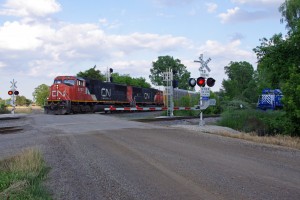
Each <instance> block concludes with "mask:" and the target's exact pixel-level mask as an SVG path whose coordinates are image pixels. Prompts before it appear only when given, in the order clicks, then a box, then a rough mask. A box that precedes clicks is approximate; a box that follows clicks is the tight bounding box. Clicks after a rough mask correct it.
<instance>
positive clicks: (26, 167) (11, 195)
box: [0, 149, 51, 200]
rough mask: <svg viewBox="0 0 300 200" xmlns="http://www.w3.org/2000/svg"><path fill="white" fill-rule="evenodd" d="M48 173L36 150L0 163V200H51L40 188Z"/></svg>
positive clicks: (45, 191) (30, 150) (26, 151)
mask: <svg viewBox="0 0 300 200" xmlns="http://www.w3.org/2000/svg"><path fill="white" fill-rule="evenodd" d="M48 171H49V168H48V167H46V165H45V162H44V160H43V158H42V156H41V153H40V152H39V151H38V150H36V149H27V150H24V151H22V153H20V154H19V155H17V156H14V157H11V158H8V159H5V160H2V161H0V199H6V200H8V199H16V200H23V199H24V200H25V199H30V200H38V199H51V196H50V195H49V193H48V192H47V190H46V189H45V188H44V187H43V186H42V181H43V180H44V179H45V177H46V175H47V173H48Z"/></svg>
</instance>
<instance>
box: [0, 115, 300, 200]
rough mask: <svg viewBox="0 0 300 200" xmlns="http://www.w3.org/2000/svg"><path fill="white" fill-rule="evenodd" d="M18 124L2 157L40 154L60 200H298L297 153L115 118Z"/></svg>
mask: <svg viewBox="0 0 300 200" xmlns="http://www.w3.org/2000/svg"><path fill="white" fill-rule="evenodd" d="M123 118H124V117H123ZM125 118H126V117H125ZM6 123H13V122H12V121H11V120H9V122H8V121H6V120H5V121H1V120H0V125H2V126H4V125H5V124H6ZM15 123H17V124H19V125H20V126H24V130H23V131H21V132H19V133H15V134H5V135H0V158H4V157H6V156H8V155H12V154H14V153H16V152H18V151H20V149H23V148H26V147H32V146H34V147H37V148H39V149H41V150H42V152H43V154H44V157H45V159H46V162H47V164H48V165H49V166H50V167H51V171H50V173H49V177H48V179H47V180H46V183H45V185H46V186H47V187H48V188H49V190H50V191H51V193H52V194H53V197H54V199H70V200H75V199H93V200H94V199H138V200H141V199H155V200H156V199H172V200H173V199H280V200H281V199H300V168H299V166H300V151H298V150H293V149H288V148H283V147H276V146H271V145H262V144H255V143H252V142H246V141H243V140H238V139H232V138H226V137H221V136H218V135H212V134H206V133H204V132H205V130H204V129H202V130H201V129H198V128H195V127H196V126H195V125H190V124H187V123H186V122H181V123H183V124H180V123H179V122H174V123H175V124H173V125H172V124H165V125H163V124H152V123H140V122H134V121H128V120H126V119H120V118H118V117H116V116H113V115H104V116H103V115H100V114H86V115H63V116H59V115H43V114H35V115H28V116H26V117H25V118H22V119H19V120H17V121H16V122H15ZM174 125H175V126H174ZM191 127H194V128H191ZM207 127H209V126H207ZM210 130H211V129H210ZM228 131H230V130H228Z"/></svg>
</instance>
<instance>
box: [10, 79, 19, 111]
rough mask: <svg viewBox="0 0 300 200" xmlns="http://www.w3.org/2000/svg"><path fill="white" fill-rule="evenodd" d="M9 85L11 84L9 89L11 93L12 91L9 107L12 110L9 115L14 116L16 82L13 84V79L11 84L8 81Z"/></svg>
mask: <svg viewBox="0 0 300 200" xmlns="http://www.w3.org/2000/svg"><path fill="white" fill-rule="evenodd" d="M10 83H11V86H10V88H11V91H12V95H11V105H12V107H13V109H12V110H11V114H13V115H14V114H15V109H16V105H15V91H16V88H17V86H16V84H17V81H16V82H15V79H13V81H12V82H11V81H10Z"/></svg>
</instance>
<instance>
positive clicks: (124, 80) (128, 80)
mask: <svg viewBox="0 0 300 200" xmlns="http://www.w3.org/2000/svg"><path fill="white" fill-rule="evenodd" d="M112 77H113V82H114V83H120V84H126V85H132V86H137V87H143V88H150V87H151V85H150V84H149V83H147V82H146V79H145V78H143V77H140V78H132V77H130V76H129V74H124V75H119V73H113V74H112Z"/></svg>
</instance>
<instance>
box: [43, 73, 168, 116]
mask: <svg viewBox="0 0 300 200" xmlns="http://www.w3.org/2000/svg"><path fill="white" fill-rule="evenodd" d="M110 106H119V107H129V106H130V107H132V106H144V107H150V106H163V92H162V91H160V90H157V89H153V88H142V87H135V86H129V85H124V84H117V83H110V82H102V81H99V80H92V79H87V78H80V77H76V76H58V77H56V78H55V79H54V83H53V84H52V85H51V86H50V94H49V97H48V98H47V102H46V105H45V106H44V110H45V113H46V114H69V113H85V112H99V111H103V110H104V108H108V107H110Z"/></svg>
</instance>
